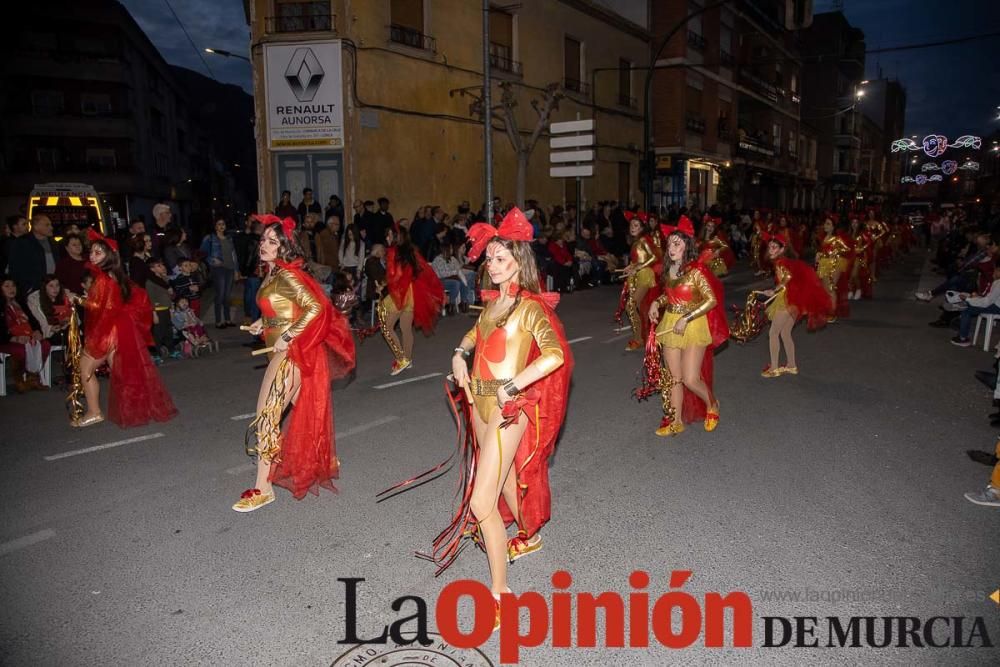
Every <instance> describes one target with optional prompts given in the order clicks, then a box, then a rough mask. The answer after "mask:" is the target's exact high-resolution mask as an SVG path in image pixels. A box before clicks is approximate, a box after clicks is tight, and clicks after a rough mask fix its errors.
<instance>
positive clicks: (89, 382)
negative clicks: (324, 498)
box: [80, 352, 105, 421]
mask: <svg viewBox="0 0 1000 667" xmlns="http://www.w3.org/2000/svg"><path fill="white" fill-rule="evenodd" d="M104 361H105V359H94V358H93V357H92V356H90V355H89V354H87V353H86V352H84V353H83V354H81V355H80V379H81V380H82V382H83V395H84V397H85V398H86V399H87V411H86V412H85V413H84V414H83V416H82V417H81V418H80V419H81V421H82V420H84V419H90V418H93V417H100V416H101V384H100V383H99V382H98V381H97V369H98V368H100V367H101V364H103V363H104Z"/></svg>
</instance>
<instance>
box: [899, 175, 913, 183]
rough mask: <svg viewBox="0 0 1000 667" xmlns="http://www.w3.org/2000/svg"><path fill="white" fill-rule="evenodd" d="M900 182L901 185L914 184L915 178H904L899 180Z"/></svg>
mask: <svg viewBox="0 0 1000 667" xmlns="http://www.w3.org/2000/svg"><path fill="white" fill-rule="evenodd" d="M899 182H900V183H913V182H914V178H913V177H912V176H903V177H902V178H901V179H899Z"/></svg>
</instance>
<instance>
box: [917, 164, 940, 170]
mask: <svg viewBox="0 0 1000 667" xmlns="http://www.w3.org/2000/svg"><path fill="white" fill-rule="evenodd" d="M920 171H941V167H939V166H938V163H937V162H925V163H924V164H923V166H921V167H920Z"/></svg>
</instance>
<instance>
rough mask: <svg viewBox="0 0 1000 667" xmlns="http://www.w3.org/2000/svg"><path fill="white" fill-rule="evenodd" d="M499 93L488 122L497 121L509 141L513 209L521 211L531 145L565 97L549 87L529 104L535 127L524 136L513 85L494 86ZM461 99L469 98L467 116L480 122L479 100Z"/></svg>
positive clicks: (556, 85)
mask: <svg viewBox="0 0 1000 667" xmlns="http://www.w3.org/2000/svg"><path fill="white" fill-rule="evenodd" d="M498 85H499V86H500V88H501V90H502V91H503V92H502V93H501V95H500V104H498V105H496V106H494V107H493V108H492V109H491V110H490V112H491V114H490V115H491V117H492V120H494V121H499V122H500V125H501V127H500V128H499V129H502V130H503V131H504V132H505V133H506V134H507V139H508V140H510V146H511V148H512V149H513V150H514V155H515V156H517V182H516V201H517V205H518V206H520V207H522V208H523V207H524V196H525V191H526V189H527V178H528V161H529V160H530V159H531V153H532V151H533V150H534V149H535V145H536V144H537V143H538V140H539V139H540V138H541V136H542V133H543V132H544V131H545V128H547V127H548V126H549V117H550V116H551V115H552V112H553V111H555V110H556V109H558V108H559V100H561V99H562V98H563V97H564V96H565V95H564V93H563V86H562V84H561V83H550V84H549V85H548V86H546V87H545V90H544V91H543V95H542V98H541V99H540V100H539V99H536V98H533V99H532V100H531V108H532V109H534V110H535V113H537V114H538V119H537V120H536V121H535V127H534V128H533V129H532V130H531V133H530V134H528V133H527V132H524V131H522V130H521V128H520V126H519V125H518V122H517V106H518V102H517V95H516V94H515V91H514V86H515V85H516V84H514V83H512V82H510V81H502V82H500V83H499V84H498ZM461 94H462V95H470V96H472V97H473V102H472V104H471V105H470V106H469V113H470V114H472V115H474V116H479V117H480V118H482V116H483V113H484V110H483V103H482V98H481V97H478V98H477V97H476V96H475V95H474V94H473V93H471V92H470V91H469V89H464V90H462V91H461Z"/></svg>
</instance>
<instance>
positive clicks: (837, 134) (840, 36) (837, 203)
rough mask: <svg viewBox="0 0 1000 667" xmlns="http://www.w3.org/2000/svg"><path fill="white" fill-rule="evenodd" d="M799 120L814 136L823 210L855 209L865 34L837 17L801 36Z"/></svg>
mask: <svg viewBox="0 0 1000 667" xmlns="http://www.w3.org/2000/svg"><path fill="white" fill-rule="evenodd" d="M800 43H801V45H802V54H803V58H804V62H805V65H804V68H803V81H802V99H803V115H804V116H806V117H807V118H809V122H810V123H811V124H812V125H813V126H814V127H815V128H816V130H817V131H818V133H819V154H818V159H817V166H818V170H819V185H818V189H819V194H820V201H821V204H822V205H823V206H826V207H833V208H838V209H843V208H845V207H852V206H855V205H856V201H857V200H858V195H859V194H861V195H862V199H863V196H864V195H863V193H861V192H860V189H859V182H860V181H859V179H860V175H861V162H862V155H861V152H862V137H861V135H862V129H863V127H864V115H863V113H862V108H863V105H864V103H865V99H864V97H865V90H864V85H863V83H862V82H863V81H864V80H865V79H864V74H865V35H864V33H863V32H862V31H861V30H859V29H857V28H855V27H853V26H852V25H851V24H850V23H849V22H848V21H847V18H846V17H845V16H844V14H843V13H842V12H839V11H835V12H826V13H823V14H816V16H815V17H814V18H813V24H812V25H811V26H810V27H809V28H808V29H807V30H804V31H803V33H802V35H801V40H800Z"/></svg>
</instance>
